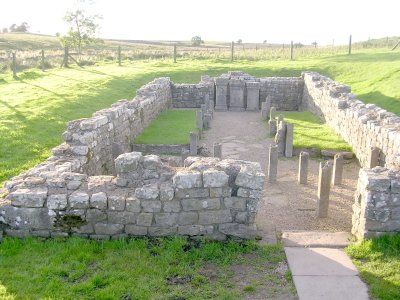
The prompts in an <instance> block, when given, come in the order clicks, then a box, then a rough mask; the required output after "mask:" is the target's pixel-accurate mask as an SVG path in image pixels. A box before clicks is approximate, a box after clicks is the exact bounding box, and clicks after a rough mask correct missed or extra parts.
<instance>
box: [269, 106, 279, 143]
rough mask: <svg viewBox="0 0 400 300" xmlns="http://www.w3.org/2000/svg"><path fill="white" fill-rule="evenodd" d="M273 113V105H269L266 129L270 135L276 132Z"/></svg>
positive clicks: (274, 111) (274, 112)
mask: <svg viewBox="0 0 400 300" xmlns="http://www.w3.org/2000/svg"><path fill="white" fill-rule="evenodd" d="M275 114H276V110H275V107H271V109H270V113H269V121H268V130H269V136H270V137H273V136H275V134H276V129H277V128H276V120H275Z"/></svg>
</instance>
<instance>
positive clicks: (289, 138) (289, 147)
mask: <svg viewBox="0 0 400 300" xmlns="http://www.w3.org/2000/svg"><path fill="white" fill-rule="evenodd" d="M292 156H293V124H290V123H287V124H286V136H285V157H292Z"/></svg>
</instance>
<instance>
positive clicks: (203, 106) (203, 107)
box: [200, 104, 207, 119]
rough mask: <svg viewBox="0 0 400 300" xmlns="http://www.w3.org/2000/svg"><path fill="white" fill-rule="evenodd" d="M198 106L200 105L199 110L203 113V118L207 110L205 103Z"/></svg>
mask: <svg viewBox="0 0 400 300" xmlns="http://www.w3.org/2000/svg"><path fill="white" fill-rule="evenodd" d="M200 107H201V112H202V113H203V119H204V115H205V114H206V112H207V107H206V104H201V105H200Z"/></svg>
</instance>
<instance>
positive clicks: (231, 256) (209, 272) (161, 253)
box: [0, 238, 293, 299]
mask: <svg viewBox="0 0 400 300" xmlns="http://www.w3.org/2000/svg"><path fill="white" fill-rule="evenodd" d="M250 257H251V258H250ZM284 260H285V255H284V252H283V249H282V247H281V246H280V245H277V246H268V247H265V246H257V245H256V244H255V243H254V242H246V243H243V244H241V243H237V242H227V243H221V242H201V243H200V242H198V241H197V242H196V241H190V240H186V239H184V238H156V239H136V240H135V239H132V240H127V241H123V240H115V241H105V242H96V241H91V240H84V239H79V238H69V239H67V240H58V239H49V240H40V239H33V238H29V239H25V240H20V239H15V238H6V239H4V241H3V242H2V243H1V244H0V274H2V275H1V278H0V298H1V299H32V298H34V299H44V298H45V299H61V298H62V299H178V297H181V299H211V298H212V299H238V298H240V296H241V295H242V293H243V291H242V290H240V289H239V288H238V287H237V286H236V285H235V284H234V283H233V282H234V280H232V278H233V277H234V276H235V273H234V272H233V271H232V269H231V266H233V265H238V264H239V265H240V264H246V265H252V264H255V263H256V264H257V265H258V266H264V271H265V272H267V273H268V274H270V276H273V277H274V280H273V282H274V283H269V284H268V287H267V286H266V287H265V288H267V289H271V290H272V289H274V290H276V289H284V288H285V287H287V288H288V289H289V291H288V292H289V293H291V292H290V291H291V290H290V289H291V288H292V287H293V285H292V283H290V282H288V281H287V280H286V279H285V278H282V277H281V276H278V275H277V274H275V273H274V271H273V270H274V267H276V266H277V265H278V264H279V262H283V261H284ZM176 281H180V283H178V284H176ZM173 282H175V284H173ZM260 284H261V285H264V283H263V282H260ZM271 293H272V291H271Z"/></svg>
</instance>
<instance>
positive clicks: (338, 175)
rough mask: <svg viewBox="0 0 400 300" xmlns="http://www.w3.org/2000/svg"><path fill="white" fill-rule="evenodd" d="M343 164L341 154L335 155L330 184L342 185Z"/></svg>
mask: <svg viewBox="0 0 400 300" xmlns="http://www.w3.org/2000/svg"><path fill="white" fill-rule="evenodd" d="M343 163H344V157H343V154H342V153H336V154H335V157H334V159H333V173H332V184H333V185H339V184H342V177H343Z"/></svg>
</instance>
